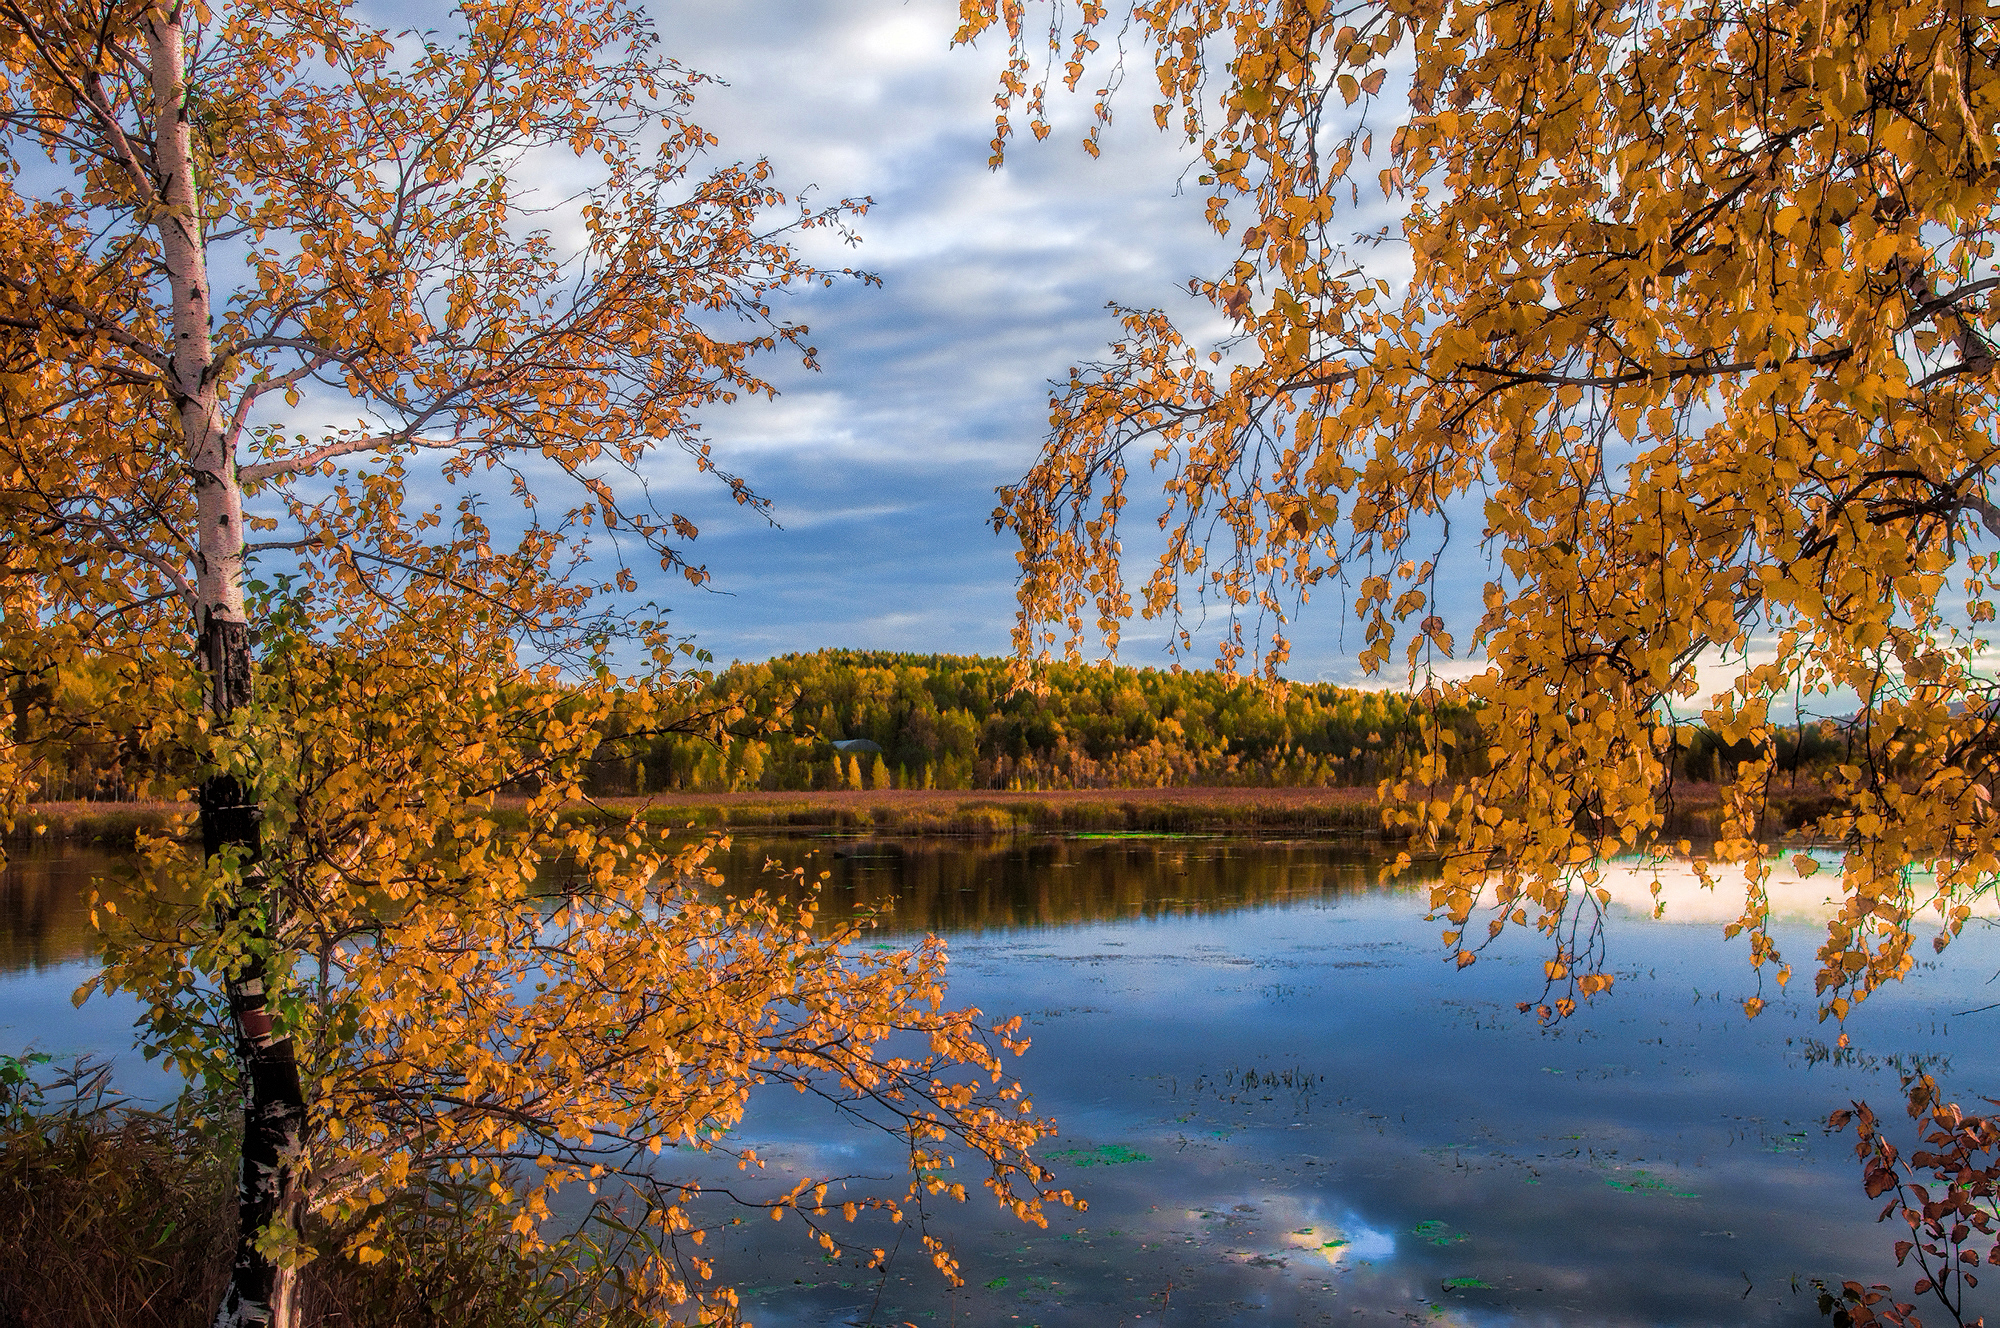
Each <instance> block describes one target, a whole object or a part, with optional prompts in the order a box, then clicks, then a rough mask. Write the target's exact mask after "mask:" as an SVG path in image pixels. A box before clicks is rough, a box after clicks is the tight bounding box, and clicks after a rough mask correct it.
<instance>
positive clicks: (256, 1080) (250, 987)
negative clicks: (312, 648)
mask: <svg viewBox="0 0 2000 1328" xmlns="http://www.w3.org/2000/svg"><path fill="white" fill-rule="evenodd" d="M204 638H205V639H204V640H203V642H202V647H203V648H202V654H203V656H204V657H205V658H206V660H207V662H208V665H209V669H210V675H209V676H210V685H211V689H212V690H211V693H210V696H211V700H212V702H213V703H214V706H215V709H216V711H217V713H218V714H219V715H222V716H225V717H226V716H227V715H228V713H229V711H230V710H232V709H234V708H235V707H236V706H239V705H243V704H246V703H247V702H248V701H249V700H250V634H249V629H248V627H247V626H246V625H245V624H243V623H240V622H226V621H222V620H218V619H213V618H211V619H210V620H209V622H208V626H207V631H206V632H205V633H204ZM263 821H264V811H263V808H262V807H260V806H258V804H257V798H256V793H255V791H254V790H253V789H249V788H246V787H245V786H244V785H243V783H242V781H240V780H238V779H237V778H236V777H235V776H234V775H214V776H211V777H210V778H209V779H207V780H206V781H204V782H203V784H202V786H201V839H202V851H203V853H204V854H205V855H206V856H207V857H208V858H210V859H213V858H214V857H215V856H216V855H217V854H219V853H221V852H223V851H224V850H226V849H234V850H235V851H236V856H237V861H238V862H239V863H241V864H242V869H243V876H242V884H241V888H240V890H239V892H238V894H237V896H236V898H235V899H234V900H233V901H231V903H230V904H229V905H228V906H226V907H225V909H224V910H223V914H222V917H221V919H220V920H221V921H222V922H223V924H224V925H225V926H228V925H231V924H235V925H239V926H240V925H243V924H246V923H247V924H248V926H249V930H250V938H251V940H252V942H253V944H252V946H251V951H250V953H247V954H246V955H245V956H244V960H243V964H242V967H241V969H240V971H239V972H238V973H237V974H236V975H235V976H234V977H233V978H231V979H229V980H228V982H227V990H228V993H229V1012H230V1015H231V1017H232V1020H233V1022H234V1023H235V1026H236V1065H237V1075H238V1085H239V1087H240V1088H241V1090H242V1093H243V1157H242V1161H241V1163H240V1164H239V1168H238V1171H237V1178H236V1202H237V1237H236V1261H235V1265H234V1268H233V1271H232V1272H231V1275H230V1284H229V1290H228V1292H227V1293H226V1294H225V1295H224V1297H223V1301H222V1307H221V1309H220V1311H219V1312H218V1313H217V1315H216V1324H217V1326H218V1328H245V1326H247V1325H252V1324H265V1323H269V1322H270V1320H271V1314H272V1309H273V1298H274V1297H275V1295H276V1294H277V1290H278V1269H277V1266H276V1265H275V1264H274V1263H273V1262H272V1261H271V1260H270V1259H269V1258H268V1257H266V1256H265V1255H264V1254H262V1253H260V1252H259V1251H258V1249H257V1241H258V1238H259V1237H261V1236H262V1235H263V1234H264V1232H265V1231H266V1229H267V1228H269V1227H270V1225H271V1224H272V1223H273V1222H274V1221H277V1220H280V1219H282V1218H285V1217H288V1216H289V1213H288V1212H287V1210H288V1209H289V1207H290V1206H291V1201H292V1167H291V1155H292V1152H293V1150H294V1149H295V1148H296V1147H297V1144H298V1138H299V1131H300V1128H301V1127H302V1125H303V1124H304V1121H305V1093H304V1091H303V1089H302V1087H301V1085H300V1081H299V1067H298V1060H297V1056H296V1054H295V1051H294V1048H293V1045H292V1040H291V1039H290V1038H289V1037H282V1038H281V1037H273V1036H272V1032H271V1013H270V1010H269V1009H268V1008H267V1006H266V1004H265V1002H266V990H267V981H268V978H269V966H268V964H267V963H266V962H265V959H264V956H263V955H262V954H261V953H257V951H258V950H260V949H261V948H262V947H261V945H258V944H256V943H257V942H262V941H265V940H267V939H268V936H269V930H270V922H271V918H272V912H273V910H274V908H275V905H276V901H275V900H274V899H272V898H270V896H269V893H268V885H267V881H268V878H267V877H266V875H265V872H264V868H263V866H262V863H261V861H260V859H261V857H262V844H261V832H262V828H263Z"/></svg>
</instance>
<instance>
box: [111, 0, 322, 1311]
mask: <svg viewBox="0 0 2000 1328" xmlns="http://www.w3.org/2000/svg"><path fill="white" fill-rule="evenodd" d="M185 12H186V11H185V10H184V9H183V8H182V7H181V6H180V5H179V4H172V5H168V6H164V7H159V8H154V9H152V10H149V11H148V13H147V15H146V28H147V31H146V37H147V56H148V59H149V62H150V65H151V76H152V112H153V161H154V167H155V169H156V170H157V171H158V173H159V191H160V197H161V207H160V211H159V213H158V215H157V217H156V218H155V225H156V226H157V228H158V231H159V236H160V255H161V258H162V260H163V262H164V263H165V266H166V270H167V280H168V283H169V291H170V297H171V300H172V313H173V318H172V325H171V330H172V336H173V345H172V348H171V359H172V365H173V374H172V391H173V398H174V399H173V405H174V409H175V412H176V414H177V416H178V418H179V423H180V428H181V437H182V445H183V447H184V449H185V452H184V455H185V456H186V457H187V462H188V468H189V471H190V472H191V474H192V476H193V480H194V486H195V500H196V519H197V521H198V522H199V530H198V534H197V539H196V553H195V586H196V598H197V607H196V614H197V622H196V623H195V630H196V631H197V632H198V633H199V637H200V649H201V654H202V656H203V662H204V663H205V664H206V666H207V668H208V674H209V707H210V709H211V710H212V711H213V713H214V715H215V717H216V718H217V719H218V720H220V719H227V718H228V716H229V714H230V712H231V711H232V710H234V709H236V708H237V707H238V706H241V705H246V704H248V703H249V701H250V700H251V682H250V624H249V621H248V618H247V615H246V613H245V610H244V603H243V558H244V553H243V549H244V530H243V490H242V487H241V485H240V484H239V482H238V478H237V474H236V458H235V456H234V455H233V446H232V443H231V440H230V437H229V433H228V427H227V424H226V422H225V419H224V415H223V411H222V406H221V402H220V399H219V395H218V394H219V393H220V391H221V383H220V381H219V379H220V376H219V374H218V372H217V365H216V361H215V345H214V337H213V333H212V318H213V314H214V308H213V293H212V292H211V290H210V288H209V280H208V254H207V249H206V247H205V242H204V237H203V226H204V222H205V218H204V217H203V215H202V200H201V193H200V182H199V180H198V179H197V178H196V170H197V161H196V157H195V151H194V126H193V123H192V116H191V108H190V106H189V91H188V87H187V81H186V67H187V50H186V26H185ZM201 808H202V840H203V844H204V848H205V850H206V852H207V853H208V855H209V856H210V857H213V856H215V855H216V854H217V853H219V852H221V851H223V850H224V849H234V850H235V851H236V852H237V853H238V855H239V859H240V860H241V861H242V862H243V863H244V864H245V869H244V876H243V898H242V899H241V900H240V901H239V905H238V909H237V912H236V915H237V916H239V917H240V916H241V915H242V912H243V911H245V910H256V912H257V915H258V916H263V915H264V914H265V913H266V912H267V911H268V909H269V908H270V907H272V905H273V904H274V902H275V901H271V900H268V899H260V898H257V896H258V894H259V893H260V892H261V889H262V885H263V881H264V879H265V877H264V873H263V870H262V868H261V867H260V866H258V865H257V859H258V855H259V849H260V833H259V823H260V821H261V811H260V809H259V808H258V807H257V805H256V801H255V795H254V793H253V792H252V791H250V790H248V789H245V788H244V787H243V786H242V785H241V784H240V783H239V782H238V781H237V780H235V779H233V778H230V777H228V776H217V777H214V778H211V779H209V780H208V781H207V782H206V783H205V784H204V786H203V788H202V790H201ZM265 976H266V973H265V969H264V965H263V964H262V963H261V962H259V961H253V962H251V963H249V964H247V965H245V967H244V969H243V971H242V972H241V973H240V974H238V975H237V977H236V978H235V979H234V980H233V981H231V982H230V983H229V984H228V985H229V1003H230V1009H231V1013H232V1014H233V1015H234V1017H235V1023H236V1034H237V1066H238V1075H239V1081H240V1083H241V1086H242V1089H243V1100H244V1113H243V1158H242V1163H241V1167H240V1170H239V1172H238V1177H237V1207H238V1240H237V1252H236V1262H235V1267H234V1270H233V1272H232V1275H231V1279H230V1285H229V1288H228V1290H227V1291H226V1292H225V1294H224V1297H223V1302H222V1305H221V1307H220V1308H219V1309H218V1311H217V1314H216V1324H217V1328H250V1326H251V1325H259V1326H262V1325H269V1328H293V1319H294V1317H295V1315H294V1308H293V1307H294V1301H295V1297H294V1295H293V1285H292V1279H293V1277H294V1272H293V1270H292V1268H290V1267H286V1266H277V1265H274V1263H273V1261H272V1260H271V1259H270V1258H269V1257H267V1256H266V1255H264V1254H262V1253H260V1252H259V1251H258V1249H257V1239H258V1237H259V1236H260V1235H261V1234H262V1233H263V1232H264V1231H265V1230H266V1229H267V1228H268V1227H269V1226H270V1225H271V1223H272V1222H273V1221H274V1220H284V1219H286V1218H287V1217H288V1216H289V1215H290V1212H289V1210H290V1209H291V1207H292V1206H293V1204H292V1193H291V1192H292V1177H291V1170H292V1167H291V1162H292V1159H293V1157H294V1156H295V1154H296V1150H297V1146H298V1139H299V1124H300V1122H301V1120H302V1119H303V1116H304V1110H303V1106H304V1104H303V1100H302V1098H303V1095H302V1093H301V1092H300V1085H299V1077H298V1067H297V1064H296V1062H295V1060H294V1055H293V1048H292V1045H291V1041H290V1039H288V1038H277V1037H274V1036H273V1035H272V1026H271V1016H270V1014H269V1012H268V1011H267V1010H266V1009H265V1003H264V978H265Z"/></svg>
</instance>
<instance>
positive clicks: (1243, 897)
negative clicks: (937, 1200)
mask: <svg viewBox="0 0 2000 1328" xmlns="http://www.w3.org/2000/svg"><path fill="white" fill-rule="evenodd" d="M767 858H775V859H777V860H778V861H779V862H780V863H781V864H782V865H783V866H784V867H786V868H792V867H803V868H805V869H806V873H807V879H813V878H815V877H817V875H818V873H819V872H821V871H827V872H830V873H831V876H830V877H829V879H828V882H827V887H828V888H827V889H826V891H825V893H824V895H823V896H822V899H821V907H820V916H821V918H822V920H823V921H825V922H826V923H827V924H828V925H837V924H840V923H844V922H848V921H852V920H853V919H855V918H857V917H860V916H863V915H867V914H871V913H873V914H879V915H881V917H882V920H883V925H884V926H886V927H888V928H890V929H893V930H895V931H899V932H905V931H937V932H967V931H986V930H993V929H1002V928H1009V927H1057V926H1064V925H1068V924H1073V923H1079V922H1102V921H1110V920H1114V919H1118V918H1137V917H1155V916H1160V915H1164V914H1171V913H1226V912H1229V911H1231V910H1233V909H1239V908H1254V907H1258V906H1261V905H1269V904H1278V903H1284V902H1287V901H1293V900H1304V899H1319V898H1325V897H1328V896H1338V895H1353V894H1361V893H1367V892H1373V891H1380V890H1383V889H1385V888H1388V887H1384V886H1383V885H1382V884H1381V883H1380V872H1381V864H1382V861H1383V859H1382V857H1381V855H1380V854H1379V853H1378V852H1372V851H1371V850H1370V849H1369V848H1368V847H1367V846H1366V845H1359V844H1354V843H1345V844H1343V843H1335V842H1329V841H1324V840H1318V841H1315V840H1254V839H1233V838H1224V837H1220V836H1215V837H1202V838H1188V839H1168V838H1156V839H1117V838H1106V839H1090V838H1074V839H1055V838H1048V839H999V840H986V841H978V840H952V839H904V840H897V839H854V838H833V837H820V836H814V837H785V838H776V839H747V838H746V839H739V840H737V841H736V842H735V843H734V844H732V845H731V847H730V848H729V849H728V850H727V851H726V852H725V853H724V854H722V855H721V856H720V857H719V858H718V859H717V860H716V861H715V864H714V865H715V866H716V867H717V868H718V869H720V870H721V871H722V873H723V876H724V879H725V882H726V883H725V885H724V886H723V889H724V890H725V891H728V892H731V893H739V894H740V893H748V892H749V891H750V890H752V889H771V888H772V887H773V886H774V885H778V884H780V878H777V877H773V876H767V875H765V874H764V873H763V871H762V867H763V864H764V862H765V860H766V859H767ZM120 862H121V859H120V858H119V857H118V856H116V855H113V854H108V853H104V852H101V851H98V850H94V849H89V848H84V847H81V846H78V845H74V844H46V845H39V844H38V845H22V846H19V847H17V848H15V849H14V850H13V851H11V852H10V853H9V854H8V858H7V865H6V868H5V869H4V870H0V973H12V972H18V971H21V970H23V969H39V968H45V967H48V966H50V965H53V964H63V963H72V962H75V961H76V960H79V959H84V958H87V957H88V956H89V955H90V953H91V939H90V907H89V901H90V890H91V884H92V881H93V880H94V879H97V878H101V877H103V876H105V875H106V874H107V873H112V872H115V871H116V869H117V867H118V866H119V864H120ZM1422 876H1423V872H1422V869H1421V868H1419V869H1418V871H1417V872H1416V873H1414V874H1413V878H1414V879H1421V878H1422ZM1406 879H1410V878H1406ZM1394 888H1401V887H1400V886H1399V887H1394ZM780 893H787V892H785V891H780ZM790 893H796V892H790Z"/></svg>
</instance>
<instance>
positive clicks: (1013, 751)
mask: <svg viewBox="0 0 2000 1328" xmlns="http://www.w3.org/2000/svg"><path fill="white" fill-rule="evenodd" d="M698 704H699V706H700V707H701V708H704V709H710V710H721V711H723V712H725V713H730V714H733V715H735V716H736V717H735V718H733V719H732V720H731V722H730V725H729V727H730V729H731V730H732V731H733V732H732V733H731V734H730V736H728V737H727V738H726V739H722V740H712V739H709V738H703V737H696V736H692V735H684V734H668V735H662V736H659V737H656V738H653V739H651V740H650V741H649V742H648V741H641V742H633V741H631V740H629V739H626V740H623V741H619V742H616V743H612V744H607V746H608V747H616V748H617V749H618V755H617V756H616V757H613V758H608V759H606V760H604V761H602V762H601V763H600V769H599V776H598V783H599V784H600V786H601V789H600V791H602V792H605V793H648V792H658V791H662V790H676V791H684V792H726V791H740V790H747V789H774V790H776V789H791V790H808V789H841V788H890V787H894V788H940V789H1024V790H1029V789H1063V788H1161V787H1172V786H1194V785H1206V786H1231V785H1238V786H1253V787H1312V786H1325V787H1339V786H1353V785H1365V784H1370V783H1373V782H1374V781H1375V780H1376V779H1378V778H1380V777H1381V776H1382V775H1383V774H1384V773H1386V772H1388V771H1390V770H1392V769H1395V768H1397V767H1398V766H1399V765H1400V764H1401V762H1402V761H1403V759H1404V758H1405V757H1406V756H1407V755H1408V754H1409V753H1410V751H1411V750H1412V749H1413V747H1414V745H1415V744H1416V743H1417V741H1418V727H1417V710H1416V706H1417V704H1418V703H1417V702H1416V701H1414V700H1413V699H1412V698H1411V697H1410V696H1408V695H1405V694H1401V693H1396V692H1387V691H1369V690H1363V689H1359V688H1351V687H1337V686H1334V685H1331V684H1327V683H1277V684H1272V683H1269V682H1263V681H1258V680H1250V679H1243V678H1229V677H1224V676H1222V675H1220V674H1216V673H1212V672H1193V671H1181V672H1173V671H1169V670H1165V669H1139V668H1129V667H1124V666H1108V665H1066V664H1065V665H1054V666H1049V667H1046V668H1043V669H1040V670H1038V672H1037V674H1036V687H1035V688H1034V689H1032V690H1030V689H1024V688H1019V687H1017V686H1016V685H1015V681H1014V679H1013V677H1012V676H1011V675H1010V673H1009V665H1008V661H1007V660H1005V659H999V658H990V657H981V656H967V655H921V654H901V653H895V652H890V651H866V650H821V651H816V652H814V653H811V654H794V655H784V656H780V657H779V658H776V659H772V660H768V661H766V662H763V663H757V664H742V663H738V664H734V665H731V666H730V667H729V668H727V669H725V670H722V671H721V672H719V673H718V674H716V676H715V677H714V679H713V681H712V682H710V683H709V684H708V686H707V687H706V689H705V691H704V695H703V696H702V697H701V699H700V702H699V703H698ZM1439 715H1440V718H1442V719H1444V720H1446V721H1447V722H1449V723H1451V724H1453V725H1454V726H1456V727H1458V728H1460V729H1461V730H1463V731H1464V732H1465V733H1466V735H1467V736H1470V735H1471V734H1472V733H1473V732H1474V731H1475V725H1474V721H1473V718H1472V715H1471V713H1470V712H1469V711H1467V710H1466V709H1465V708H1464V707H1463V706H1452V705H1447V706H1445V707H1444V708H1443V709H1441V710H1440V712H1439ZM614 722H615V721H614ZM848 738H865V739H868V740H870V741H872V742H874V743H875V744H876V745H878V746H879V747H881V749H882V751H881V752H880V754H852V755H850V754H844V753H841V752H838V751H836V750H835V749H834V747H833V743H834V742H835V741H836V740H840V739H848ZM1474 745H1476V744H1468V745H1467V747H1466V750H1468V751H1469V750H1470V748H1471V747H1472V746H1474ZM1471 759H1483V757H1477V756H1475V757H1473V758H1471Z"/></svg>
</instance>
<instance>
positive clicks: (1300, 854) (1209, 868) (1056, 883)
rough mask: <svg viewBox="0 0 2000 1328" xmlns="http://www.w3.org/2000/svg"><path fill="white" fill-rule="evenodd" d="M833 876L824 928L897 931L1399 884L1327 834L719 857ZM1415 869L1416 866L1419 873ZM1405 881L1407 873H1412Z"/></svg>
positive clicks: (739, 850)
mask: <svg viewBox="0 0 2000 1328" xmlns="http://www.w3.org/2000/svg"><path fill="white" fill-rule="evenodd" d="M767 858H770V859H775V860H777V861H778V862H779V863H780V864H781V865H782V866H783V867H785V868H787V869H789V868H795V867H803V868H805V869H806V875H807V879H808V880H810V879H813V878H815V877H816V876H817V875H818V873H820V872H822V871H825V872H829V873H830V876H829V877H828V880H827V888H826V890H825V892H824V894H823V896H822V899H821V908H820V913H821V917H822V919H823V920H824V921H825V922H827V923H828V924H838V923H841V922H846V921H849V920H851V919H853V918H855V917H857V916H860V915H864V914H868V913H871V912H872V913H879V914H881V915H882V917H883V925H884V926H886V927H888V928H890V929H892V930H895V931H935V932H964V931H984V930H991V929H1001V928H1009V927H1055V926H1064V925H1069V924H1074V923H1080V922H1099V921H1110V920H1114V919H1119V918H1135V917H1152V916H1159V915H1163V914H1172V913H1223V912H1229V911H1231V910H1234V909H1240V908H1253V907H1258V906H1261V905H1269V904H1277V903H1284V902H1287V901H1294V900H1304V899H1319V898H1326V897H1329V896H1340V895H1354V894H1362V893H1371V892H1378V891H1382V890H1384V889H1389V888H1394V889H1401V888H1406V887H1405V886H1404V885H1398V886H1395V887H1385V886H1383V885H1382V884H1381V882H1380V873H1381V866H1382V861H1383V859H1382V857H1381V855H1380V854H1379V852H1374V851H1371V850H1370V849H1369V848H1368V847H1367V846H1365V845H1356V844H1352V843H1347V844H1340V843H1331V842H1327V841H1313V840H1288V841H1267V840H1248V839H1232V838H1223V837H1208V838H1188V839H1167V838H1149V839H1116V838H1103V839H1098V838H1088V837H1079V838H1066V839H1053V838H1050V839H1019V840H995V841H987V842H974V843H968V842H965V841H947V840H922V839H917V840H893V839H833V838H794V839H778V840H769V839H757V840H748V839H746V840H739V841H737V842H736V843H735V844H734V845H732V846H731V848H730V849H729V850H728V852H727V853H726V854H725V855H724V856H723V858H722V859H721V860H720V861H718V863H717V864H716V865H717V866H719V867H720V868H721V869H722V871H723V874H724V877H725V879H726V881H727V884H726V885H725V886H724V887H723V888H724V889H726V890H731V891H741V890H743V889H744V888H745V887H746V886H749V885H751V884H752V883H755V884H757V885H759V886H762V887H765V888H769V886H770V885H771V883H772V881H773V879H774V878H772V877H769V876H764V875H762V874H761V872H760V868H761V866H762V864H763V863H764V861H765V860H766V859H767ZM1415 875H1416V876H1418V877H1421V875H1422V872H1421V870H1419V872H1418V873H1416V874H1415ZM1408 879H1409V878H1405V880H1406V881H1407V880H1408Z"/></svg>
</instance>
